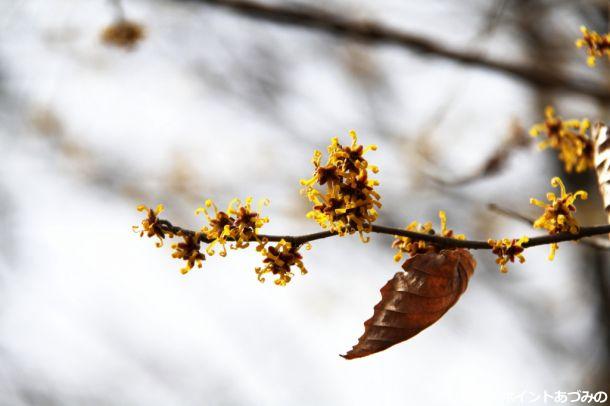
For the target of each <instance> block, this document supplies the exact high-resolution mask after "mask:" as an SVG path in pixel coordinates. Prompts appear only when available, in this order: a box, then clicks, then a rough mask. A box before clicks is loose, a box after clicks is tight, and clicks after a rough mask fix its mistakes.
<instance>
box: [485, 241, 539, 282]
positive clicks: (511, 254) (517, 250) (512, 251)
mask: <svg viewBox="0 0 610 406" xmlns="http://www.w3.org/2000/svg"><path fill="white" fill-rule="evenodd" d="M528 241H529V238H528V237H521V238H519V239H518V240H517V239H516V238H513V239H509V238H504V239H502V240H492V239H489V240H487V243H488V244H489V245H490V246H491V247H492V251H491V252H493V253H494V254H495V255H497V256H498V258H497V259H496V264H498V265H500V272H502V273H507V272H508V267H507V266H506V264H507V263H508V262H509V261H510V262H515V258H517V259H518V260H519V262H520V263H524V262H525V257H524V256H523V254H522V252H523V251H524V250H525V248H523V244H524V243H526V242H528Z"/></svg>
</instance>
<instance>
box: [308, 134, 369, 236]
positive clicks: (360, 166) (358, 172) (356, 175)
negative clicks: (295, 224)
mask: <svg viewBox="0 0 610 406" xmlns="http://www.w3.org/2000/svg"><path fill="white" fill-rule="evenodd" d="M350 137H351V138H352V144H351V145H350V146H343V145H341V144H340V143H339V140H338V139H337V138H333V139H332V140H331V144H330V146H329V147H328V160H327V161H326V164H325V165H322V153H321V152H320V151H315V152H314V156H313V159H312V162H313V165H314V167H315V170H314V174H313V177H311V178H310V179H304V180H301V184H302V185H303V186H305V188H304V189H303V193H305V194H306V195H307V197H308V199H309V200H310V201H311V202H312V203H313V210H311V211H310V212H309V213H307V217H308V218H312V219H314V220H315V221H316V222H318V224H319V225H320V226H321V227H322V228H325V229H329V230H330V231H333V232H336V233H337V234H339V235H341V236H344V235H346V234H353V233H354V232H356V231H357V232H358V233H359V235H360V238H361V240H362V241H364V242H366V241H368V239H366V238H364V235H363V233H366V232H370V230H371V225H372V223H373V222H374V221H375V220H376V219H377V215H378V214H377V210H376V208H379V207H381V203H380V202H379V199H380V197H379V194H378V193H377V192H376V191H375V190H374V187H375V186H377V185H379V182H378V181H376V180H373V179H369V169H370V170H371V171H372V172H373V173H377V172H378V168H377V167H376V166H374V165H369V163H368V162H367V160H366V159H365V158H364V154H365V153H366V152H368V151H371V150H372V151H374V150H376V149H377V147H376V146H375V145H369V146H367V147H364V146H362V145H359V144H358V139H357V137H356V133H355V132H354V131H351V132H350ZM316 185H317V186H326V190H325V191H324V192H322V191H320V190H318V189H317V188H316V187H315V186H316Z"/></svg>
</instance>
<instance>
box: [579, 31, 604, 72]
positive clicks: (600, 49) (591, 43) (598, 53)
mask: <svg viewBox="0 0 610 406" xmlns="http://www.w3.org/2000/svg"><path fill="white" fill-rule="evenodd" d="M580 32H582V38H580V39H578V40H576V46H577V47H578V48H583V47H584V48H585V52H586V53H587V65H589V66H591V67H593V66H595V60H596V59H597V58H602V57H603V56H604V55H608V56H609V57H610V33H609V34H603V35H602V34H599V33H597V32H595V31H590V30H588V29H587V27H584V26H582V27H580Z"/></svg>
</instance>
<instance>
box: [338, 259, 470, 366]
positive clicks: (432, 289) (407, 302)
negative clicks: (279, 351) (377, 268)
mask: <svg viewBox="0 0 610 406" xmlns="http://www.w3.org/2000/svg"><path fill="white" fill-rule="evenodd" d="M475 266H476V261H475V260H474V258H473V257H472V255H471V254H470V252H468V251H467V250H465V249H457V250H443V251H441V252H438V253H437V252H429V253H426V254H420V255H416V256H414V257H412V258H410V259H408V260H407V261H405V263H404V264H403V266H402V267H403V269H404V271H402V272H398V273H396V275H394V277H393V278H392V279H390V280H389V281H388V282H387V283H386V285H385V286H384V287H383V288H381V301H380V302H379V303H378V304H377V305H376V306H375V308H374V312H373V317H371V318H370V319H368V320H367V321H365V322H364V334H363V335H362V337H360V339H359V340H358V344H356V345H355V346H354V347H353V348H352V349H351V350H350V351H349V352H348V353H347V354H345V355H342V357H344V358H346V359H353V358H360V357H366V356H367V355H371V354H374V353H376V352H379V351H383V350H385V349H387V348H389V347H391V346H393V345H395V344H398V343H400V342H402V341H405V340H408V339H409V338H411V337H413V336H414V335H416V334H418V333H419V332H420V331H422V330H424V329H425V328H427V327H429V326H430V325H432V324H433V323H434V322H436V321H437V320H438V319H440V318H441V317H442V316H443V315H444V314H445V313H446V312H447V310H449V309H450V308H451V307H452V306H453V305H454V304H455V303H456V302H457V301H458V299H459V298H460V296H461V295H462V293H464V291H465V290H466V287H467V286H468V280H469V279H470V276H471V275H472V274H473V272H474V268H475Z"/></svg>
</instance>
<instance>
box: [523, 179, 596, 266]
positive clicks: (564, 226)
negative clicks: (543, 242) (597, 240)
mask: <svg viewBox="0 0 610 406" xmlns="http://www.w3.org/2000/svg"><path fill="white" fill-rule="evenodd" d="M551 186H553V187H559V188H560V190H561V195H560V196H559V197H557V196H556V195H555V193H552V192H549V193H547V195H546V198H547V200H548V201H549V203H544V202H542V201H540V200H538V199H533V198H532V199H530V203H531V204H535V205H536V206H538V207H541V208H543V209H544V213H543V214H542V215H541V216H540V217H539V218H538V219H537V220H536V221H535V222H534V227H535V228H544V229H546V230H547V231H548V232H549V234H558V233H562V232H570V233H572V234H576V233H578V231H579V230H580V227H579V225H578V222H577V221H576V219H575V218H574V212H575V211H576V206H574V202H575V200H576V199H577V198H578V197H580V198H581V199H582V200H586V199H587V192H585V191H584V190H579V191H577V192H576V193H567V192H566V188H565V186H564V184H563V182H562V181H561V179H559V178H558V177H555V178H553V179H551ZM558 247H559V245H558V244H557V243H553V244H551V253H550V255H549V259H550V260H553V258H554V257H555V251H556V250H557V248H558Z"/></svg>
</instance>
